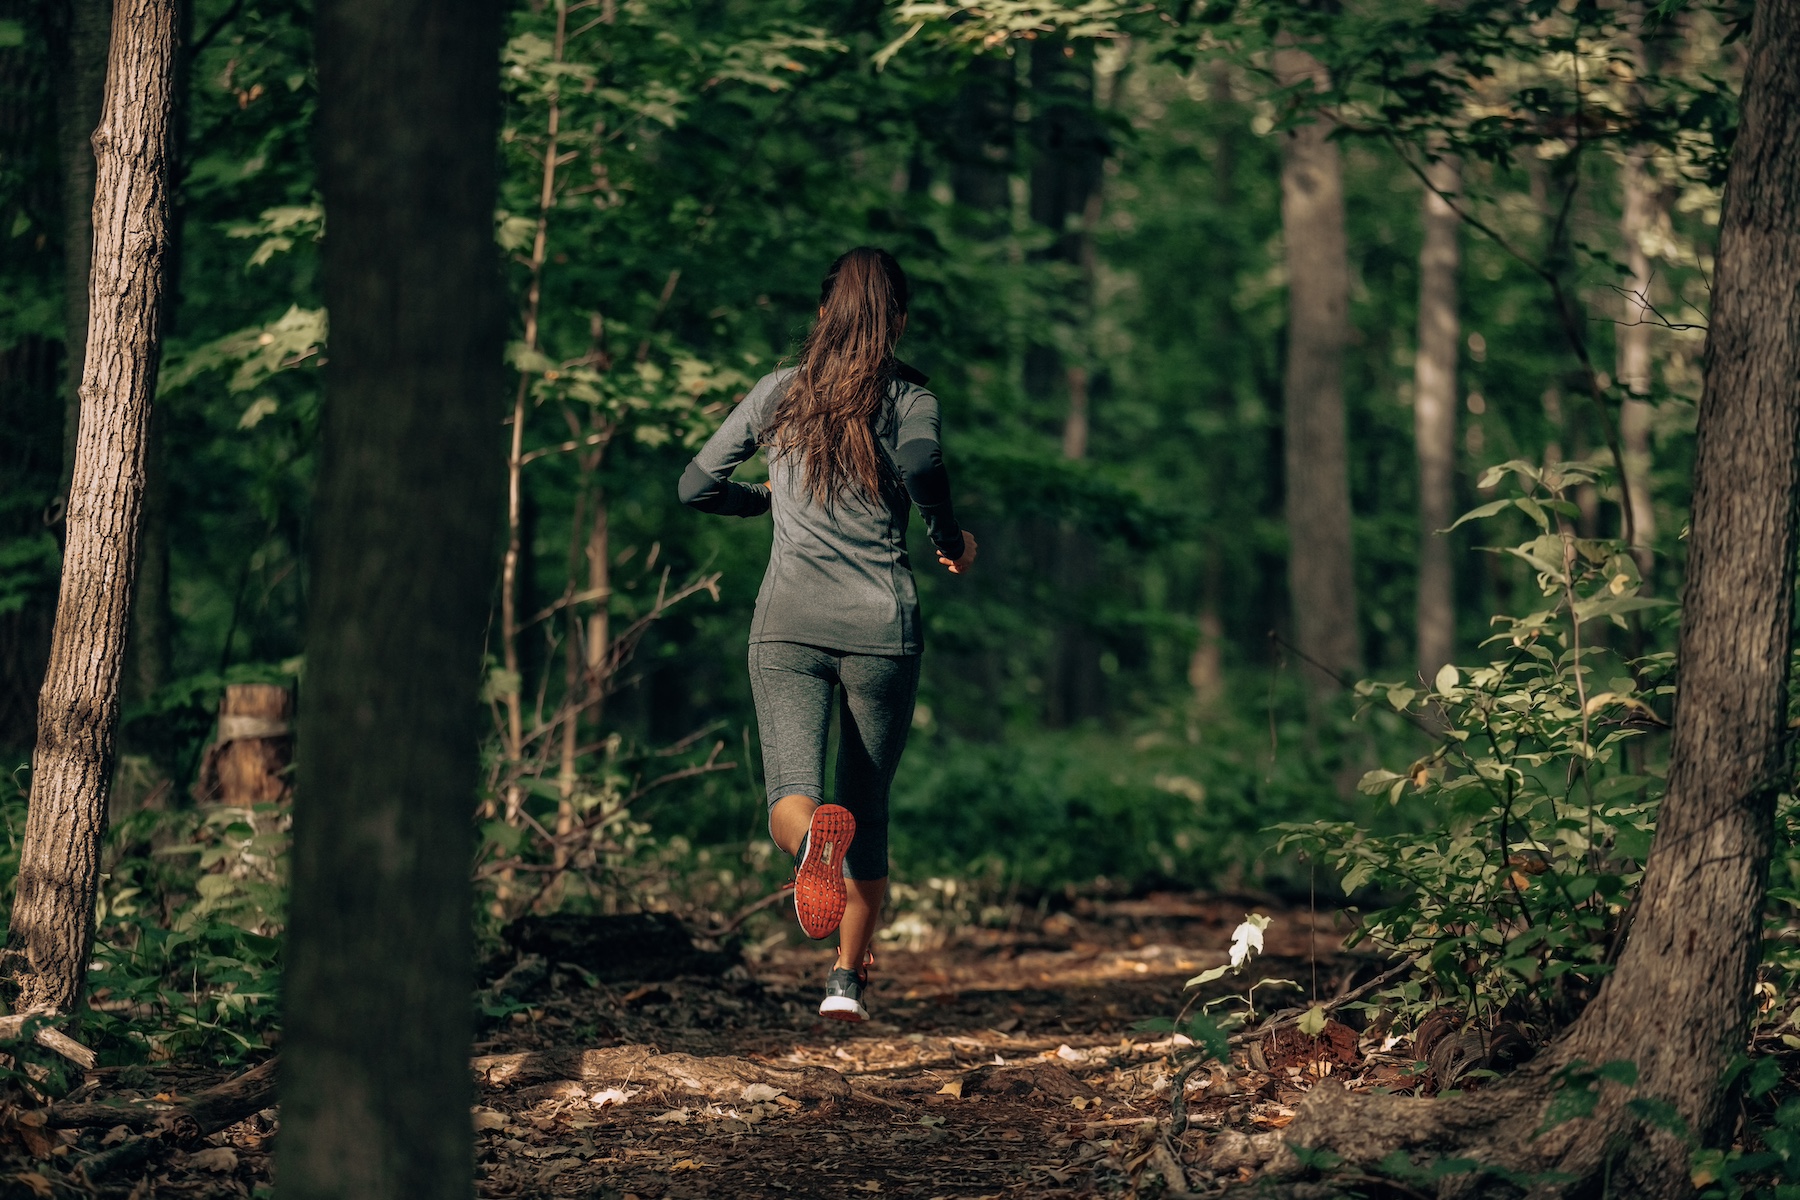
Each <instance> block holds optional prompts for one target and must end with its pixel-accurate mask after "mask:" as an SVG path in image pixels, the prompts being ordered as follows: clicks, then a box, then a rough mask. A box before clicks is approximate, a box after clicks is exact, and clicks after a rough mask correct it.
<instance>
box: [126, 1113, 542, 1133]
mask: <svg viewBox="0 0 1800 1200" xmlns="http://www.w3.org/2000/svg"><path fill="white" fill-rule="evenodd" d="M470 1117H471V1119H472V1120H473V1121H474V1123H475V1131H476V1132H477V1133H479V1132H481V1131H482V1130H486V1129H499V1128H500V1127H501V1126H503V1125H505V1124H506V1114H505V1113H503V1112H496V1111H494V1110H493V1109H491V1108H478V1109H476V1110H475V1111H474V1112H473V1113H471V1114H470ZM119 1128H121V1129H123V1128H124V1126H123V1125H121V1126H119Z"/></svg>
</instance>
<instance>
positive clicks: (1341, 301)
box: [1275, 47, 1362, 699]
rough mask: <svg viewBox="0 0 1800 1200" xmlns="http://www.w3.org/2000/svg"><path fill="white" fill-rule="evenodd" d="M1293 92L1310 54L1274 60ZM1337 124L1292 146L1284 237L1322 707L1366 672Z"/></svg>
mask: <svg viewBox="0 0 1800 1200" xmlns="http://www.w3.org/2000/svg"><path fill="white" fill-rule="evenodd" d="M1275 75H1276V78H1277V79H1278V80H1279V81H1280V82H1281V83H1282V85H1283V86H1291V85H1293V84H1296V83H1299V82H1300V81H1302V80H1307V79H1310V80H1312V81H1314V84H1315V86H1317V87H1320V88H1321V89H1322V88H1323V87H1324V86H1325V84H1326V82H1327V79H1326V75H1325V68H1324V67H1322V66H1320V65H1319V62H1318V60H1317V59H1315V58H1313V57H1312V55H1310V54H1308V53H1306V52H1305V51H1304V50H1297V49H1294V48H1293V47H1284V48H1282V49H1280V50H1277V51H1276V52H1275ZM1330 131H1331V130H1330V126H1329V124H1328V123H1327V122H1326V121H1325V120H1323V119H1318V120H1313V121H1310V122H1308V123H1307V124H1304V125H1300V126H1298V127H1296V128H1294V129H1291V130H1289V131H1288V132H1286V133H1285V134H1283V135H1282V146H1281V149H1282V154H1281V229H1282V238H1283V241H1284V243H1285V247H1286V263H1287V279H1288V331H1287V372H1286V377H1285V378H1284V379H1283V381H1282V405H1283V408H1284V413H1283V416H1284V426H1285V436H1286V473H1287V483H1286V486H1287V506H1286V507H1287V527H1288V586H1289V589H1290V590H1291V592H1292V602H1293V611H1294V640H1295V643H1296V644H1297V645H1298V646H1299V648H1300V650H1301V652H1302V653H1303V654H1305V655H1306V656H1307V657H1308V658H1310V659H1312V660H1314V662H1316V663H1318V664H1319V665H1320V666H1322V667H1323V668H1324V669H1323V670H1320V669H1319V668H1318V667H1314V666H1310V665H1307V666H1303V667H1302V668H1301V670H1302V671H1303V672H1304V674H1305V676H1306V679H1307V683H1308V685H1309V687H1310V688H1311V691H1312V693H1313V695H1314V696H1315V697H1316V698H1320V699H1323V698H1326V697H1329V696H1332V695H1334V694H1336V692H1337V690H1338V681H1337V679H1335V678H1333V676H1332V674H1331V673H1333V672H1335V673H1336V674H1337V675H1340V676H1341V675H1344V674H1346V673H1350V672H1354V671H1355V670H1356V669H1357V667H1358V666H1360V665H1361V662H1362V652H1361V650H1360V648H1359V647H1360V644H1361V639H1360V635H1359V633H1358V629H1357V620H1356V572H1355V568H1354V565H1353V554H1352V548H1351V542H1350V472H1349V463H1348V451H1347V449H1346V447H1345V432H1344V384H1343V364H1344V341H1345V339H1346V337H1347V336H1348V331H1349V304H1350V268H1349V264H1348V259H1347V251H1346V248H1345V243H1344V180H1343V166H1342V163H1341V162H1340V160H1339V156H1338V148H1337V144H1336V143H1334V142H1331V141H1328V140H1327V136H1326V135H1327V134H1329V133H1330Z"/></svg>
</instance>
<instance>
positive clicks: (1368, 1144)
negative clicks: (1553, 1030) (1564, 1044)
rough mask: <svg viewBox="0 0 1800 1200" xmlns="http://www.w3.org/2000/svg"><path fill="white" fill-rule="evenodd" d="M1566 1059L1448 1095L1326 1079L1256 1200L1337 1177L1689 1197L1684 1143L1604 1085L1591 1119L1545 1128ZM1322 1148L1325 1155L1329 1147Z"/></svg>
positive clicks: (1558, 1196)
mask: <svg viewBox="0 0 1800 1200" xmlns="http://www.w3.org/2000/svg"><path fill="white" fill-rule="evenodd" d="M1569 1061H1570V1059H1569V1057H1568V1055H1567V1053H1566V1052H1563V1053H1553V1054H1548V1055H1546V1056H1544V1058H1542V1059H1540V1060H1538V1061H1536V1062H1533V1063H1531V1064H1529V1065H1528V1066H1526V1067H1525V1068H1523V1069H1521V1070H1520V1071H1519V1072H1518V1073H1517V1074H1516V1075H1513V1076H1512V1077H1510V1078H1509V1079H1507V1080H1505V1081H1504V1082H1502V1083H1500V1084H1497V1085H1495V1086H1493V1087H1490V1088H1486V1089H1483V1090H1481V1091H1478V1092H1473V1093H1468V1094H1461V1095H1453V1096H1448V1097H1445V1098H1442V1099H1418V1098H1414V1097H1410V1096H1389V1095H1352V1094H1350V1093H1348V1092H1346V1091H1344V1090H1343V1089H1342V1088H1340V1087H1337V1086H1334V1085H1332V1084H1330V1083H1322V1084H1320V1085H1319V1086H1318V1087H1316V1088H1314V1089H1313V1091H1312V1093H1311V1094H1310V1095H1309V1096H1308V1097H1307V1098H1306V1100H1305V1102H1304V1103H1302V1104H1301V1106H1300V1111H1299V1114H1298V1115H1297V1116H1296V1117H1295V1119H1294V1123H1293V1124H1292V1125H1290V1126H1289V1127H1288V1129H1287V1131H1286V1137H1285V1143H1284V1148H1283V1150H1282V1152H1280V1153H1278V1154H1277V1155H1276V1156H1275V1157H1274V1158H1273V1159H1272V1160H1271V1161H1270V1162H1269V1163H1268V1165H1267V1168H1266V1175H1265V1177H1264V1178H1263V1179H1262V1180H1260V1181H1259V1185H1258V1190H1257V1194H1258V1195H1259V1196H1264V1195H1267V1196H1274V1197H1286V1198H1287V1200H1302V1198H1303V1197H1306V1198H1310V1197H1316V1196H1319V1195H1321V1194H1329V1193H1320V1192H1319V1191H1318V1188H1319V1187H1320V1186H1321V1185H1324V1186H1327V1187H1329V1186H1331V1185H1333V1183H1334V1182H1335V1183H1338V1184H1341V1185H1344V1186H1347V1187H1354V1188H1355V1189H1356V1190H1357V1192H1358V1193H1359V1194H1365V1195H1366V1194H1370V1190H1369V1189H1370V1186H1371V1185H1376V1187H1377V1191H1376V1192H1375V1193H1374V1194H1381V1193H1380V1191H1379V1186H1380V1184H1383V1183H1385V1184H1388V1188H1389V1191H1390V1192H1391V1194H1393V1195H1395V1196H1430V1197H1435V1198H1436V1200H1518V1198H1519V1197H1530V1198H1532V1200H1563V1198H1567V1200H1575V1198H1583V1197H1589V1196H1599V1195H1601V1194H1602V1193H1603V1192H1607V1193H1610V1194H1611V1195H1614V1196H1633V1197H1642V1198H1644V1200H1651V1198H1654V1197H1678V1196H1686V1195H1689V1194H1691V1191H1692V1188H1691V1186H1690V1185H1689V1183H1688V1179H1687V1171H1686V1170H1685V1160H1686V1149H1685V1147H1684V1146H1683V1145H1681V1144H1680V1143H1679V1142H1677V1140H1676V1139H1675V1138H1673V1137H1671V1136H1670V1135H1668V1134H1666V1133H1663V1132H1661V1131H1659V1130H1657V1129H1654V1128H1652V1127H1650V1126H1647V1125H1646V1124H1645V1123H1644V1122H1643V1121H1642V1120H1640V1119H1639V1118H1638V1117H1637V1116H1635V1115H1634V1114H1633V1113H1632V1112H1631V1111H1630V1110H1629V1109H1628V1108H1627V1107H1626V1105H1625V1100H1626V1098H1627V1095H1628V1093H1627V1092H1626V1091H1625V1090H1624V1089H1620V1088H1616V1087H1605V1088H1604V1089H1603V1090H1602V1092H1601V1095H1600V1097H1599V1103H1598V1104H1597V1106H1596V1108H1595V1111H1594V1113H1593V1114H1592V1115H1591V1116H1586V1117H1577V1118H1575V1119H1573V1120H1568V1121H1564V1122H1562V1123H1560V1124H1558V1125H1556V1126H1555V1127H1554V1128H1549V1129H1546V1128H1544V1114H1545V1109H1546V1106H1547V1105H1548V1104H1549V1102H1550V1100H1551V1098H1552V1096H1553V1094H1554V1093H1555V1091H1556V1090H1558V1089H1559V1088H1560V1087H1563V1086H1567V1085H1565V1084H1564V1083H1563V1082H1562V1079H1561V1072H1562V1071H1563V1069H1564V1068H1565V1067H1566V1065H1567V1064H1568V1062H1569ZM1322 1152H1329V1153H1328V1154H1326V1153H1322Z"/></svg>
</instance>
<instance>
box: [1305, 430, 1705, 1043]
mask: <svg viewBox="0 0 1800 1200" xmlns="http://www.w3.org/2000/svg"><path fill="white" fill-rule="evenodd" d="M1508 474H1510V475H1512V476H1513V477H1514V478H1515V479H1516V480H1517V481H1518V482H1519V484H1520V486H1521V494H1520V495H1519V496H1517V497H1514V498H1506V499H1501V500H1495V501H1492V502H1490V503H1488V504H1485V505H1483V506H1481V507H1480V508H1477V509H1475V510H1474V511H1473V512H1471V513H1470V514H1468V516H1466V517H1464V518H1463V519H1464V520H1470V519H1483V518H1485V519H1492V518H1494V517H1496V516H1498V515H1499V514H1500V513H1501V512H1502V511H1504V510H1506V509H1516V510H1518V511H1521V512H1523V513H1525V514H1526V516H1528V517H1529V518H1530V519H1531V521H1532V524H1533V525H1534V526H1535V527H1536V530H1537V536H1536V537H1534V538H1532V539H1531V540H1530V541H1527V542H1523V543H1520V544H1517V545H1513V546H1508V547H1505V548H1504V552H1505V553H1507V554H1510V555H1512V556H1514V557H1517V558H1519V559H1521V560H1522V561H1525V562H1527V563H1529V564H1530V565H1531V566H1532V568H1533V570H1534V571H1535V572H1536V574H1537V581H1538V585H1539V592H1540V594H1541V596H1542V597H1543V599H1544V600H1545V601H1546V602H1547V603H1546V605H1545V606H1544V607H1542V608H1538V609H1536V610H1535V611H1532V612H1530V613H1527V614H1526V615H1524V616H1521V617H1516V618H1506V619H1499V618H1497V619H1496V624H1497V626H1498V627H1499V628H1498V632H1497V633H1496V634H1495V635H1494V636H1493V637H1492V638H1490V639H1489V643H1488V644H1489V645H1490V646H1491V647H1493V648H1494V649H1495V650H1496V651H1498V657H1495V658H1493V659H1491V660H1490V661H1489V662H1488V663H1487V664H1485V665H1483V666H1479V667H1474V668H1468V669H1463V670H1458V669H1457V668H1456V667H1445V668H1444V669H1443V670H1442V671H1441V672H1439V674H1438V677H1437V679H1436V680H1435V681H1433V683H1432V685H1431V686H1430V687H1428V688H1419V687H1415V686H1411V685H1406V684H1374V683H1365V684H1362V685H1360V686H1359V687H1358V689H1357V690H1358V693H1359V694H1360V695H1362V696H1363V697H1365V698H1366V700H1367V701H1368V702H1369V703H1371V704H1379V705H1383V706H1385V707H1386V708H1388V709H1391V710H1392V711H1395V712H1399V713H1402V714H1405V715H1407V716H1410V717H1411V718H1412V719H1413V720H1414V721H1415V722H1416V723H1417V724H1418V725H1419V727H1420V728H1422V729H1427V730H1432V731H1434V732H1437V733H1438V735H1439V737H1438V744H1437V746H1436V748H1435V749H1434V750H1432V751H1431V752H1430V753H1428V754H1426V755H1424V756H1422V757H1420V758H1418V759H1416V760H1415V761H1414V762H1412V763H1411V764H1410V765H1409V766H1407V767H1406V768H1405V769H1403V770H1399V771H1394V770H1386V769H1376V770H1372V771H1370V772H1368V773H1367V774H1366V775H1364V776H1363V779H1362V782H1361V784H1360V785H1359V787H1360V790H1361V791H1363V792H1364V793H1366V794H1369V795H1386V796H1387V798H1388V801H1389V803H1390V804H1392V805H1398V804H1401V803H1403V802H1408V803H1410V804H1412V805H1415V806H1418V807H1420V808H1422V809H1425V810H1427V811H1429V812H1430V813H1431V820H1430V821H1429V823H1428V828H1425V829H1423V830H1421V831H1420V832H1402V833H1398V834H1393V835H1389V836H1371V835H1369V834H1368V833H1367V832H1365V831H1364V830H1362V829H1361V828H1359V827H1358V826H1357V825H1356V824H1355V823H1353V822H1344V821H1339V822H1319V823H1314V824H1311V825H1297V824H1286V825H1282V826H1280V827H1279V828H1280V830H1281V833H1282V836H1281V839H1280V841H1279V843H1278V845H1279V846H1280V847H1282V848H1283V849H1290V850H1299V851H1302V852H1305V853H1308V854H1310V855H1314V856H1317V857H1319V858H1321V859H1322V860H1324V861H1326V862H1328V863H1330V864H1331V865H1332V866H1333V867H1334V868H1336V869H1337V870H1339V871H1340V872H1341V873H1342V874H1341V877H1340V881H1341V886H1342V887H1343V890H1344V891H1345V893H1347V894H1350V895H1358V894H1367V893H1368V892H1370V891H1373V892H1374V894H1375V895H1377V896H1379V897H1381V902H1380V903H1379V905H1378V906H1377V907H1376V908H1374V909H1373V910H1372V911H1369V912H1366V913H1364V914H1363V916H1362V920H1361V924H1360V926H1359V930H1358V934H1357V936H1358V937H1359V938H1362V939H1367V940H1369V941H1371V942H1373V943H1374V944H1376V945H1378V946H1381V947H1382V948H1384V949H1387V950H1390V951H1392V952H1394V953H1399V954H1412V953H1420V954H1421V955H1422V957H1421V959H1420V970H1421V973H1422V975H1423V978H1422V979H1418V980H1409V981H1405V982H1402V983H1400V984H1397V985H1396V986H1395V988H1394V990H1393V992H1392V993H1391V995H1390V996H1389V997H1388V998H1389V1000H1391V1001H1392V1002H1393V1003H1395V1004H1396V1005H1398V1006H1399V1007H1400V1008H1401V1009H1402V1010H1403V1011H1405V1012H1408V1013H1411V1014H1418V1013H1422V1012H1423V1011H1425V1010H1427V1009H1429V1008H1432V1007H1435V1006H1437V1005H1438V1004H1441V1003H1445V1002H1457V1003H1464V1004H1467V1005H1469V1006H1471V1007H1473V1006H1477V1005H1479V1006H1484V1007H1487V1008H1489V1009H1491V1010H1496V1011H1497V1010H1500V1009H1504V1008H1507V1007H1508V1006H1513V1009H1514V1011H1516V1012H1518V1013H1519V1014H1520V1015H1529V1016H1530V1017H1532V1018H1534V1019H1536V1020H1538V1021H1540V1022H1541V1023H1542V1024H1543V1025H1544V1026H1545V1027H1546V1028H1555V1027H1558V1026H1560V1025H1561V1024H1562V1023H1563V1022H1564V1021H1566V1020H1568V1019H1569V1018H1570V1017H1572V1016H1573V1015H1574V1013H1576V1012H1578V1011H1579V1009H1580V1005H1581V1003H1582V1002H1583V1001H1585V999H1586V997H1587V995H1588V994H1589V993H1590V990H1591V988H1592V986H1593V984H1594V983H1596V982H1597V981H1598V979H1599V978H1600V976H1601V975H1603V974H1605V973H1606V972H1607V971H1608V970H1610V969H1611V963H1612V959H1613V955H1614V953H1615V952H1616V949H1617V945H1618V939H1619V936H1620V932H1621V931H1620V922H1621V920H1622V917H1623V914H1624V912H1625V911H1626V909H1627V908H1628V907H1629V905H1630V902H1631V897H1632V895H1633V894H1634V891H1635V889H1636V887H1637V885H1638V882H1639V881H1640V879H1641V878H1642V872H1643V863H1644V861H1645V859H1647V858H1648V856H1649V851H1650V842H1651V837H1652V834H1653V831H1654V823H1655V814H1656V808H1657V804H1658V802H1659V800H1660V798H1661V794H1662V783H1661V776H1662V773H1663V770H1662V768H1661V767H1660V766H1659V765H1658V764H1657V763H1655V762H1652V761H1650V760H1649V759H1648V757H1647V755H1646V754H1645V752H1644V750H1643V748H1642V747H1641V746H1639V745H1638V744H1637V743H1638V742H1639V740H1640V739H1642V738H1643V737H1644V736H1645V735H1646V734H1648V733H1651V732H1654V731H1655V730H1656V729H1658V728H1660V727H1662V726H1663V725H1664V724H1665V722H1664V718H1663V717H1662V716H1661V715H1660V714H1659V711H1658V708H1657V705H1658V704H1664V705H1666V703H1667V701H1666V697H1667V696H1669V695H1671V694H1672V693H1673V691H1674V687H1673V684H1672V683H1670V682H1666V681H1667V680H1668V678H1669V677H1670V675H1671V674H1672V668H1673V663H1672V659H1671V657H1670V656H1668V655H1665V654H1657V655H1646V656H1643V657H1640V658H1637V659H1632V660H1627V661H1621V660H1619V659H1618V658H1617V657H1616V656H1615V655H1614V654H1613V653H1612V652H1610V651H1607V650H1604V649H1599V648H1596V647H1595V645H1594V637H1595V627H1596V626H1598V625H1600V624H1601V623H1603V622H1606V623H1611V624H1612V625H1613V626H1614V627H1615V629H1617V630H1619V631H1623V632H1625V633H1627V634H1629V633H1630V627H1629V626H1628V625H1627V624H1626V620H1625V618H1626V617H1627V616H1628V615H1631V616H1637V615H1641V614H1644V613H1646V612H1653V611H1667V609H1668V605H1667V603H1666V602H1661V601H1657V600H1654V599H1651V598H1649V597H1645V596H1643V595H1641V594H1640V584H1639V582H1638V575H1637V568H1636V566H1635V564H1634V563H1633V560H1632V559H1631V557H1630V556H1629V555H1627V554H1625V553H1624V552H1623V550H1622V548H1621V547H1620V545H1619V544H1618V543H1616V542H1611V541H1607V540H1604V539H1588V538H1581V537H1578V536H1576V534H1575V532H1574V530H1573V528H1572V527H1571V526H1570V524H1569V518H1570V517H1572V516H1575V515H1576V513H1575V510H1574V506H1573V504H1572V503H1571V502H1570V500H1569V498H1568V497H1569V495H1570V494H1571V493H1572V492H1573V491H1574V490H1575V489H1577V488H1580V487H1583V486H1591V485H1592V483H1593V482H1594V480H1595V478H1596V475H1595V472H1594V471H1593V470H1592V469H1591V468H1588V467H1585V466H1581V465H1578V464H1568V463H1562V464H1555V465H1553V466H1550V467H1545V468H1542V469H1540V468H1537V467H1534V466H1532V465H1530V464H1527V463H1522V462H1513V463H1508V464H1505V465H1504V466H1503V467H1497V468H1494V469H1493V470H1492V471H1490V472H1489V473H1488V475H1487V476H1486V477H1485V479H1484V481H1485V482H1488V483H1489V484H1490V485H1492V484H1497V483H1498V482H1500V480H1501V478H1502V477H1503V476H1505V475H1508ZM1459 523H1460V522H1459ZM1584 638H1585V639H1586V640H1585V642H1584ZM1603 672H1604V674H1603Z"/></svg>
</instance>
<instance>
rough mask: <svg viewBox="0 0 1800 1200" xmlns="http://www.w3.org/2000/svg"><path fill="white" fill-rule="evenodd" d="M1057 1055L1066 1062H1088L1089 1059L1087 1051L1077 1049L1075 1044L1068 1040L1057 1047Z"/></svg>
mask: <svg viewBox="0 0 1800 1200" xmlns="http://www.w3.org/2000/svg"><path fill="white" fill-rule="evenodd" d="M1056 1057H1058V1058H1060V1059H1062V1060H1063V1061H1064V1062H1086V1061H1087V1055H1086V1053H1084V1052H1083V1051H1080V1050H1077V1049H1075V1048H1074V1047H1073V1046H1071V1045H1069V1043H1067V1042H1064V1043H1063V1044H1062V1045H1060V1046H1058V1047H1057V1048H1056Z"/></svg>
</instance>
